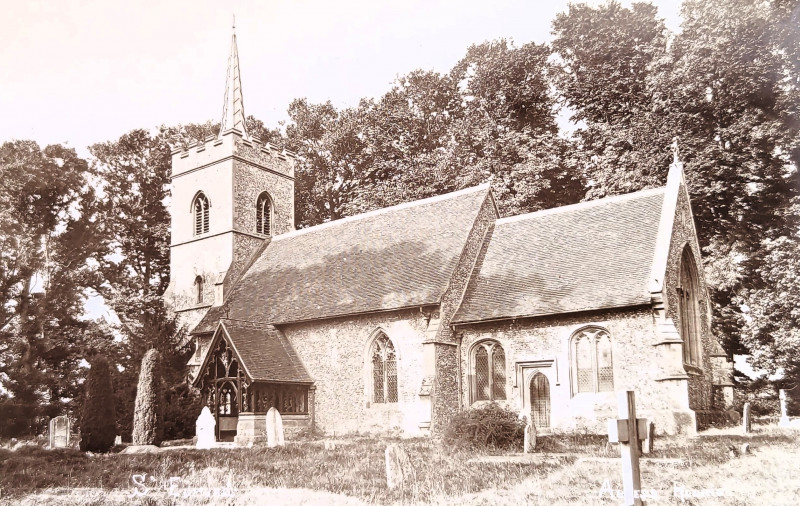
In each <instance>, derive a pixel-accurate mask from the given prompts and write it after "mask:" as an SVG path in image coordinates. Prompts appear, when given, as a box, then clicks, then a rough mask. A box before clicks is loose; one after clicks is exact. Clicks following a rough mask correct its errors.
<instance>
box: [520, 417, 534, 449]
mask: <svg viewBox="0 0 800 506" xmlns="http://www.w3.org/2000/svg"><path fill="white" fill-rule="evenodd" d="M522 446H523V448H522V451H523V453H530V452H532V451H534V450H535V449H536V426H535V425H534V424H532V423H528V424H526V425H525V437H524V440H523V443H522Z"/></svg>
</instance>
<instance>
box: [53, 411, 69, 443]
mask: <svg viewBox="0 0 800 506" xmlns="http://www.w3.org/2000/svg"><path fill="white" fill-rule="evenodd" d="M67 446H69V418H68V417H66V416H63V415H62V416H57V417H55V418H53V419H51V420H50V448H66V447H67Z"/></svg>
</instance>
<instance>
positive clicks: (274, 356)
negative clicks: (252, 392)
mask: <svg viewBox="0 0 800 506" xmlns="http://www.w3.org/2000/svg"><path fill="white" fill-rule="evenodd" d="M216 333H217V335H215V339H214V340H216V339H217V338H219V337H220V336H218V334H219V333H222V337H224V338H225V339H226V340H227V341H228V344H230V345H231V347H232V348H233V349H234V351H235V352H236V354H237V355H238V357H239V363H240V364H242V366H243V367H244V371H245V374H247V376H248V377H249V378H250V379H251V380H252V381H264V382H274V383H313V380H312V379H311V376H310V375H309V374H308V372H307V371H306V368H305V367H304V366H303V363H302V362H301V361H300V358H299V357H298V356H297V353H296V352H295V351H294V348H292V345H291V344H290V343H289V341H288V340H287V339H286V336H284V335H283V332H281V331H280V330H278V329H276V328H275V327H273V326H271V325H267V326H263V327H261V328H255V327H254V326H253V325H250V324H242V323H238V322H233V321H231V320H223V321H220V323H219V326H218V327H217V331H216ZM212 349H213V348H212ZM207 360H208V357H206V361H207ZM205 367H206V363H205V362H204V363H203V367H202V369H201V371H202V370H203V369H205ZM200 376H201V375H198V377H200Z"/></svg>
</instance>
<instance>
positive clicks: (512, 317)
mask: <svg viewBox="0 0 800 506" xmlns="http://www.w3.org/2000/svg"><path fill="white" fill-rule="evenodd" d="M644 306H650V301H649V300H647V301H644V300H643V301H642V302H638V303H635V302H632V303H628V304H610V305H607V306H598V307H591V308H583V309H571V310H569V311H554V312H549V313H530V314H521V315H505V316H493V317H491V318H478V319H475V320H459V321H453V322H451V325H453V326H461V325H474V324H477V323H493V322H499V321H508V320H522V319H526V318H544V317H547V316H560V315H570V314H577V313H588V312H592V311H606V310H609V309H623V308H628V307H644Z"/></svg>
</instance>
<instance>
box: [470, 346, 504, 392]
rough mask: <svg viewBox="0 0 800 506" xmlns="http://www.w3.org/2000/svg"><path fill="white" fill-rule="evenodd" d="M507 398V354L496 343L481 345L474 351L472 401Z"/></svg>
mask: <svg viewBox="0 0 800 506" xmlns="http://www.w3.org/2000/svg"><path fill="white" fill-rule="evenodd" d="M505 398H506V354H505V352H504V351H503V347H502V346H500V343H498V342H496V341H484V342H482V343H479V344H478V345H477V346H475V348H474V349H473V351H472V399H473V400H474V401H497V400H504V399H505Z"/></svg>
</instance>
